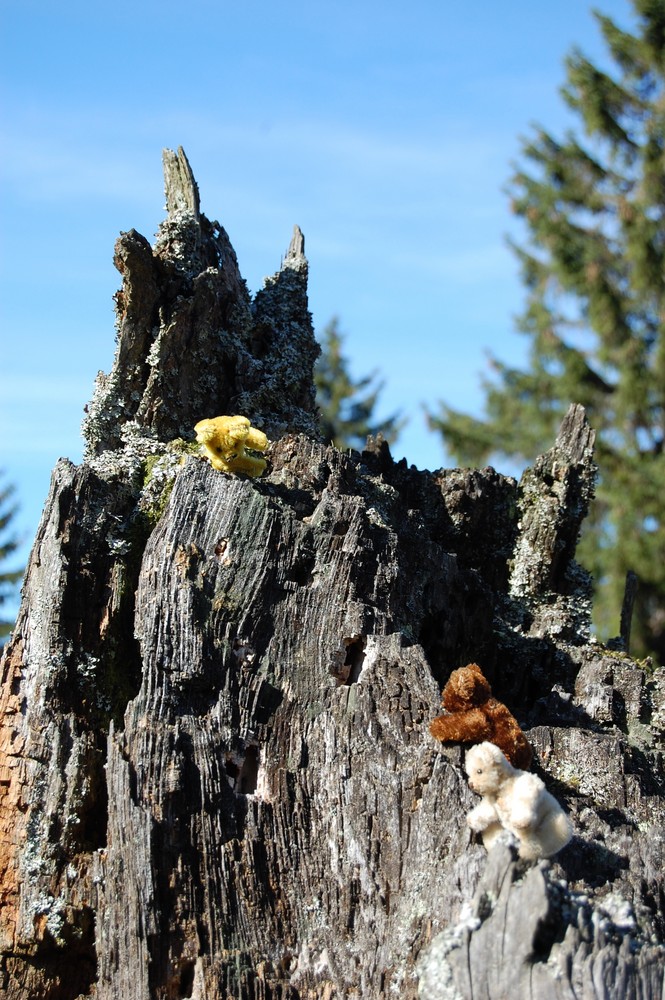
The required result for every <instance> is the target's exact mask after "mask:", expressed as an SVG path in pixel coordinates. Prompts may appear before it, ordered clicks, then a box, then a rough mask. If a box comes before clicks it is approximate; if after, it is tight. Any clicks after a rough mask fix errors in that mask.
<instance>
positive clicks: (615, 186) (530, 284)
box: [430, 0, 665, 662]
mask: <svg viewBox="0 0 665 1000" xmlns="http://www.w3.org/2000/svg"><path fill="white" fill-rule="evenodd" d="M633 6H634V9H635V14H636V18H637V26H636V30H635V32H634V33H629V32H628V31H626V30H623V29H622V28H620V27H619V26H618V25H617V24H616V23H615V22H614V21H612V20H611V19H610V18H609V17H606V16H604V15H602V14H600V13H596V14H595V16H596V18H597V21H598V23H599V26H600V29H601V32H602V34H603V37H604V40H605V43H606V45H607V48H608V51H609V55H610V62H611V64H612V67H613V68H612V69H610V70H605V69H601V68H599V67H598V66H595V65H594V64H593V63H591V62H590V61H589V60H588V59H587V58H586V57H585V56H584V55H583V53H581V52H580V51H578V50H574V51H573V52H572V53H571V55H570V56H569V57H568V59H567V60H566V70H567V82H566V85H565V86H564V88H563V90H562V95H563V98H564V100H565V101H566V103H567V104H568V106H569V107H570V109H571V110H572V112H573V114H574V115H575V116H576V118H577V119H578V122H579V125H580V126H581V128H578V129H577V130H571V131H570V132H569V133H568V134H567V135H565V136H563V137H560V138H555V137H554V136H552V135H551V134H550V133H548V132H547V131H546V130H545V129H543V128H540V127H537V128H535V129H534V131H533V134H532V136H531V137H530V139H529V140H528V141H526V142H525V143H524V144H523V148H522V160H521V162H520V164H519V165H518V166H517V168H516V170H515V173H514V176H513V178H512V182H511V185H510V191H511V195H512V208H513V211H514V212H515V214H516V215H517V216H518V217H519V218H520V219H521V220H522V222H523V224H524V226H525V229H526V241H525V243H524V244H522V245H517V244H513V246H514V250H515V253H516V254H517V257H518V260H519V264H520V269H521V275H522V279H523V282H524V285H525V288H526V306H525V309H524V312H523V314H522V316H521V317H520V319H519V323H518V329H519V330H520V332H521V333H522V334H523V335H525V336H526V337H527V338H528V339H529V359H528V368H527V369H526V370H519V369H516V368H511V367H509V366H507V365H505V364H502V363H501V362H500V361H498V360H496V359H493V360H492V366H493V370H494V374H493V377H492V378H491V379H488V380H486V381H485V382H484V391H485V395H486V418H485V419H474V418H472V417H469V416H467V415H465V414H461V413H458V412H456V411H454V410H452V409H451V408H450V407H447V406H445V405H442V406H441V410H440V413H439V414H437V415H430V424H431V426H433V427H435V428H436V429H437V430H439V431H440V432H441V433H442V435H443V437H444V440H445V443H446V446H447V448H448V450H449V452H450V453H451V454H452V455H453V456H454V457H455V458H456V460H458V461H460V462H462V463H467V462H468V463H471V464H481V463H483V462H485V461H487V459H488V458H489V457H490V456H499V455H504V456H509V457H510V458H511V459H513V460H517V461H520V462H525V461H531V460H532V459H533V458H534V457H535V455H536V454H537V453H538V452H539V451H542V450H543V449H545V448H547V447H548V446H549V444H550V443H551V441H552V438H553V435H554V434H555V432H556V428H557V426H558V424H559V422H560V421H561V419H562V417H563V415H564V413H565V412H566V410H567V408H568V406H569V404H570V403H571V402H574V403H582V404H583V405H584V406H585V407H586V409H587V411H588V415H589V420H590V422H591V424H592V426H593V427H594V428H595V429H596V431H597V461H598V465H599V468H600V481H599V486H598V500H597V503H596V506H595V510H594V513H593V516H592V519H591V522H590V525H589V527H588V528H587V531H586V534H585V536H584V537H583V539H582V544H581V547H580V558H581V560H582V561H583V562H585V564H586V565H587V567H588V568H589V569H591V570H592V572H593V573H594V576H595V579H596V583H597V601H596V606H597V612H598V615H597V624H598V626H599V628H600V630H601V632H602V633H603V634H605V635H606V636H607V635H609V634H612V629H614V630H615V631H616V624H617V623H618V615H619V608H620V605H621V594H622V590H623V585H624V579H625V575H626V572H627V571H628V570H634V571H635V572H636V573H637V575H638V578H639V590H638V598H637V603H636V620H635V622H634V626H633V636H634V639H635V643H634V648H635V652H638V653H641V654H642V655H644V654H645V653H647V652H650V653H655V654H656V655H657V656H658V657H659V658H660V660H661V662H663V661H665V518H664V513H665V512H664V510H663V504H664V498H665V458H664V457H663V444H664V441H665V4H664V3H663V0H634V2H633Z"/></svg>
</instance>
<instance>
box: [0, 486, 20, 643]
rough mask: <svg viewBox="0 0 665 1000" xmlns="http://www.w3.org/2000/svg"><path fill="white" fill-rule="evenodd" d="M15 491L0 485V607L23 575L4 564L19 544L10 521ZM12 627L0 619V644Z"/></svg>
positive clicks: (12, 594) (14, 508)
mask: <svg viewBox="0 0 665 1000" xmlns="http://www.w3.org/2000/svg"><path fill="white" fill-rule="evenodd" d="M14 492H15V488H14V487H13V486H11V485H9V486H4V487H0V607H1V606H2V605H4V604H6V602H7V601H8V600H10V599H11V598H12V597H13V596H14V594H15V592H16V584H17V583H18V581H19V580H20V579H21V577H22V576H23V570H22V569H15V570H7V569H5V568H4V567H5V564H6V561H7V559H9V558H10V557H11V556H12V555H13V554H14V552H16V550H17V548H18V546H19V539H18V537H17V535H16V534H15V533H13V532H12V531H11V527H10V526H11V523H12V521H13V519H14V517H15V515H16V510H17V508H16V505H15V504H11V505H10V503H9V502H10V500H11V498H12V496H13V494H14ZM11 628H12V622H10V621H7V620H5V618H4V616H3V617H2V619H0V646H1V645H2V642H3V639H5V638H6V637H7V636H8V635H9V632H10V631H11Z"/></svg>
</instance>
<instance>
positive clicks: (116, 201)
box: [0, 0, 634, 558]
mask: <svg viewBox="0 0 665 1000" xmlns="http://www.w3.org/2000/svg"><path fill="white" fill-rule="evenodd" d="M598 6H599V7H600V9H601V10H602V11H603V13H607V14H609V15H610V16H612V17H614V18H615V19H616V20H617V21H618V22H619V23H620V24H622V25H623V26H626V27H628V28H630V27H631V26H632V25H633V24H634V21H633V17H632V15H631V7H630V4H629V3H628V2H627V0H601V2H600V3H599V4H598ZM0 21H1V23H0V39H1V40H0V46H1V48H0V87H1V96H2V110H1V119H0V128H1V135H2V149H3V156H2V158H1V161H0V172H1V183H0V212H1V216H0V219H1V222H0V227H1V228H0V237H1V245H0V285H1V287H0V324H1V327H0V328H1V329H2V359H3V363H2V368H1V371H0V375H1V382H0V426H1V428H2V430H1V434H0V468H2V469H4V470H5V472H6V475H7V477H8V478H9V479H10V480H11V481H13V482H14V483H15V484H16V486H17V492H18V500H19V502H20V504H21V510H20V514H19V517H18V522H20V523H19V527H20V530H21V532H22V533H23V535H24V536H25V539H26V546H28V545H29V543H30V541H31V539H32V537H33V536H34V532H35V530H36V527H37V523H38V520H39V516H40V512H41V509H42V505H43V501H44V498H45V496H46V492H47V489H48V483H49V476H50V472H51V469H52V467H53V465H54V463H55V461H56V460H57V458H58V457H59V456H66V457H69V458H71V459H72V460H73V461H75V462H78V461H80V458H81V439H80V435H79V427H80V422H81V417H82V413H83V407H84V405H85V403H86V402H87V401H88V399H89V398H90V396H91V394H92V389H93V381H94V377H95V374H96V372H97V371H98V370H99V369H102V370H105V371H107V370H108V369H109V367H110V365H111V362H112V359H113V352H114V339H115V332H114V325H113V318H114V317H113V303H112V295H113V292H114V291H115V290H116V288H117V287H118V286H119V282H120V279H119V275H118V274H117V272H116V271H115V269H114V267H113V263H112V257H113V244H114V242H115V239H116V237H117V235H118V233H119V232H120V231H123V230H127V229H130V228H132V227H134V228H136V229H138V230H139V232H141V233H143V234H144V235H145V236H147V237H148V239H150V240H152V238H153V236H154V234H155V231H156V229H157V226H158V225H159V222H160V221H161V219H162V217H163V202H164V199H163V183H162V174H161V150H162V148H163V147H164V146H168V147H171V148H175V147H177V146H178V145H182V146H184V148H185V150H186V152H187V155H188V157H189V160H190V163H191V165H192V168H193V170H194V174H195V176H196V178H197V181H198V183H199V188H200V191H201V203H202V209H203V211H204V212H205V213H206V215H208V217H209V218H212V219H217V220H219V222H221V224H222V225H223V226H224V227H225V228H226V230H227V231H228V233H229V236H230V238H231V241H232V243H233V245H234V247H235V249H236V252H237V254H238V258H239V262H240V268H241V271H242V273H243V275H244V277H245V278H246V279H247V282H248V284H249V287H250V289H251V290H252V291H257V290H258V289H259V288H260V287H261V283H262V279H263V277H264V276H265V275H269V274H271V273H273V272H274V271H275V270H276V269H277V268H278V267H279V263H280V257H281V255H282V254H283V253H284V251H285V250H286V247H287V246H288V243H289V239H290V235H291V231H292V228H293V224H294V223H298V224H299V225H300V226H301V228H302V229H303V231H304V233H305V239H306V252H307V256H308V258H309V261H310V308H311V311H312V313H313V317H314V323H315V327H316V328H317V329H318V330H321V329H322V328H323V326H324V325H325V324H326V323H327V321H328V320H329V319H330V318H331V316H332V315H334V314H336V315H338V316H339V318H340V323H341V327H342V329H343V331H345V332H346V334H347V339H346V351H347V354H348V356H349V358H350V360H351V368H352V372H353V374H354V375H355V376H356V377H360V376H362V375H366V374H368V373H369V372H370V371H371V370H373V369H375V368H378V369H380V372H381V374H382V376H383V378H384V379H385V380H386V386H385V389H384V391H383V394H382V396H381V408H380V409H381V414H383V415H386V414H388V413H391V412H393V411H394V410H396V409H399V410H401V411H402V412H403V415H404V416H407V417H409V418H410V420H409V423H408V425H407V427H406V428H405V430H404V432H403V434H402V436H401V438H400V440H399V442H398V444H397V445H396V446H395V447H394V448H393V453H394V455H395V457H396V458H401V457H402V456H406V458H407V459H408V461H409V462H412V463H414V464H416V465H418V466H419V467H421V468H437V467H439V466H442V465H444V464H446V456H445V453H444V451H443V448H442V446H441V443H440V440H439V439H437V437H436V436H435V435H433V434H431V433H430V432H429V431H428V430H427V428H426V425H425V420H424V416H423V409H422V408H423V404H425V405H427V406H429V407H435V406H436V402H437V400H439V399H443V400H445V401H446V402H447V403H449V404H451V405H453V406H455V407H458V408H461V409H464V410H467V411H470V412H474V413H480V412H481V411H482V403H483V398H482V391H481V387H480V377H481V374H482V372H483V371H486V368H487V360H486V352H487V350H488V349H491V350H492V351H493V352H494V353H496V354H497V355H499V356H500V357H501V358H503V359H504V360H507V361H510V362H512V363H519V361H520V360H521V359H522V358H523V357H524V352H525V346H526V345H525V343H524V342H523V340H522V338H520V337H519V335H517V334H516V333H515V332H514V322H513V318H514V316H515V315H516V314H517V313H518V312H519V310H520V308H521V305H522V302H523V291H522V288H521V286H520V283H519V277H518V274H517V266H516V262H515V260H514V258H513V256H512V254H511V253H510V251H509V250H508V249H507V247H506V244H505V236H506V234H507V233H509V232H511V231H514V224H513V222H512V220H511V216H510V212H509V204H508V196H507V195H506V193H505V186H506V183H507V181H508V179H509V176H510V172H511V161H514V160H515V159H516V158H517V157H518V155H519V149H520V142H519V137H520V136H524V135H528V132H529V127H530V125H531V124H532V123H533V122H540V123H542V124H543V125H544V126H545V127H546V128H548V129H549V130H550V131H553V132H554V133H556V134H559V133H561V132H562V131H563V130H564V129H565V128H566V127H567V126H568V125H569V124H571V119H569V118H568V116H567V112H566V109H565V106H564V104H563V102H562V100H561V98H560V96H559V93H558V89H559V87H560V86H561V84H562V83H563V81H564V68H563V60H564V57H565V55H566V54H567V53H568V52H569V50H570V49H571V47H572V46H573V45H579V46H580V47H581V48H582V49H583V50H584V51H585V52H586V53H587V54H588V55H589V56H591V57H592V58H593V59H595V60H598V61H601V62H602V61H604V59H605V50H604V47H603V45H602V42H601V40H600V36H599V32H598V29H597V26H596V22H595V20H594V19H593V17H592V14H591V12H590V8H589V7H587V5H586V3H584V2H583V0H556V2H553V0H549V2H543V0H504V2H503V3H497V2H496V0H476V2H475V3H474V4H462V3H460V2H456V3H452V2H450V0H412V2H411V3H405V2H404V0H402V2H399V3H398V2H394V0H383V2H375V0H337V2H334V0H329V2H326V3H319V2H317V0H310V2H309V3H306V2H302V0H292V2H290V3H286V4H275V3H267V2H264V0H244V2H243V3H242V4H238V3H233V4H231V3H227V2H225V0H216V2H213V0H190V3H188V4H183V3H174V2H172V0H161V2H159V3H156V2H152V0H147V2H141V0H134V2H133V3H129V2H126V0H113V2H112V3H109V2H106V0H97V2H95V3H93V4H91V3H90V2H89V0H87V2H86V3H80V2H68V3H62V4H54V3H53V2H52V0H48V2H47V0H21V3H20V4H19V3H16V2H12V3H10V2H8V0H0ZM24 558H25V555H24Z"/></svg>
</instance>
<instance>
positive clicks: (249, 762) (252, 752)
mask: <svg viewBox="0 0 665 1000" xmlns="http://www.w3.org/2000/svg"><path fill="white" fill-rule="evenodd" d="M258 777H259V748H258V747H257V746H254V745H253V744H250V746H248V747H247V751H246V753H245V759H244V760H243V762H242V766H241V768H240V774H239V775H238V791H239V792H240V794H241V795H253V794H254V792H255V791H256V783H257V781H258Z"/></svg>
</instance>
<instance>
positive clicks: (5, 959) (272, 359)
mask: <svg viewBox="0 0 665 1000" xmlns="http://www.w3.org/2000/svg"><path fill="white" fill-rule="evenodd" d="M165 178H166V186H167V206H168V208H169V215H168V217H167V219H166V220H165V222H164V224H163V225H162V227H161V229H160V232H159V234H158V236H157V240H156V243H155V247H154V248H151V247H150V246H149V245H148V243H147V241H146V240H145V239H144V238H143V237H141V236H140V235H139V234H138V233H135V232H131V233H127V234H123V236H121V238H120V240H119V241H118V244H117V246H116V263H117V266H118V269H119V270H120V272H121V274H122V278H123V285H122V289H121V291H120V292H119V293H118V296H117V313H118V349H117V353H116V359H115V362H114V367H113V370H112V371H111V373H110V374H109V375H108V376H100V377H99V380H98V384H97V389H96V392H95V396H94V399H93V401H92V403H91V404H90V407H89V412H88V415H87V417H86V421H85V433H86V437H87V441H88V450H87V453H86V457H85V460H84V462H83V464H82V465H81V466H80V467H78V468H77V467H75V466H73V465H72V464H71V463H69V462H66V461H64V460H63V461H61V462H59V463H58V465H57V467H56V469H55V471H54V474H53V480H52V484H51V490H50V493H49V497H48V499H47V502H46V505H45V510H44V516H43V519H42V523H41V525H40V528H39V531H38V534H37V538H36V541H35V545H34V548H33V552H32V555H31V559H30V565H29V569H28V574H27V578H26V583H25V587H24V597H23V603H22V607H21V611H20V615H19V619H18V622H17V626H16V630H15V632H14V635H13V638H12V640H11V642H10V644H9V645H8V647H7V649H6V651H5V655H4V659H3V665H2V671H3V673H2V681H3V688H2V708H3V717H2V726H1V728H0V755H1V756H0V902H1V903H2V911H1V914H0V952H1V958H0V977H1V980H0V981H1V983H2V987H3V989H4V995H5V996H7V997H8V998H10V1000H18V998H21V1000H27V998H32V997H43V998H49V1000H75V998H78V997H86V996H91V997H98V998H100V1000H111V998H120V997H122V998H136V1000H148V998H150V1000H152V998H160V1000H161V998H163V1000H167V998H168V1000H171V998H185V997H190V998H199V1000H203V998H205V1000H218V998H219V1000H228V998H238V1000H245V998H257V1000H268V998H271V1000H287V998H288V1000H309V998H319V997H320V998H329V1000H331V998H336V997H339V998H342V997H344V998H368V997H369V998H377V1000H379V998H382V997H383V998H386V1000H387V998H388V997H394V996H399V997H401V998H407V1000H408V998H415V997H417V996H420V997H425V998H429V1000H435V998H438V997H445V998H460V997H461V998H464V1000H466V998H470V1000H471V998H476V997H487V998H489V1000H499V998H500V997H505V996H508V995H510V996H516V997H517V996H525V997H533V998H534V1000H535V998H539V1000H540V998H541V997H544V998H549V997H552V998H554V997H557V998H559V997H561V998H564V997H565V998H568V997H573V996H574V997H577V998H584V1000H591V998H596V997H611V996H617V997H619V996H621V997H624V996H625V997H633V996H634V997H636V998H637V997H641V998H647V997H652V996H654V997H655V996H658V995H659V991H660V990H662V988H663V957H664V954H663V948H662V944H661V942H662V940H663V929H664V928H663V912H664V911H663V902H664V900H663V878H664V876H663V869H664V864H663V862H664V856H663V855H664V849H663V844H664V839H665V833H664V824H663V819H664V814H665V798H664V795H663V791H664V789H663V760H662V753H663V721H664V715H665V710H664V707H663V706H664V704H665V676H664V672H663V670H662V669H661V670H658V671H651V672H647V671H646V670H645V669H642V668H641V667H640V666H639V665H638V664H636V663H635V662H633V661H632V660H630V659H629V658H628V657H627V656H626V655H625V654H623V653H619V652H616V651H612V650H609V649H606V648H604V647H603V646H601V645H600V644H599V643H597V642H594V641H593V640H592V639H591V637H590V623H589V609H590V604H589V600H590V591H589V580H588V578H587V576H586V575H585V574H584V572H583V571H582V570H581V569H580V568H579V567H577V566H576V564H575V562H574V550H575V542H576V540H577V533H578V531H579V527H580V524H581V522H582V519H583V517H584V514H585V512H586V509H587V506H588V503H589V501H590V498H591V495H592V490H593V480H594V474H595V470H594V467H593V459H592V447H593V432H592V431H591V429H590V428H589V426H588V423H587V422H586V418H585V415H584V412H583V411H582V410H581V408H579V407H573V408H572V409H571V411H570V414H569V416H568V417H567V419H566V421H565V422H564V425H563V426H562V430H561V433H560V435H559V437H558V439H557V441H556V442H555V444H554V447H553V449H552V450H551V451H550V452H548V453H547V454H546V455H545V456H542V457H541V459H539V460H538V462H536V463H535V465H534V468H533V470H528V472H527V473H525V476H524V477H523V479H522V482H521V483H520V484H519V485H518V484H517V483H515V482H514V480H512V479H509V478H505V477H502V476H500V475H498V474H497V473H496V472H495V471H494V470H492V469H484V470H443V471H439V472H437V473H433V474H431V473H427V472H419V471H417V470H416V469H414V468H408V467H407V465H406V463H405V462H401V463H394V462H393V460H392V458H391V456H390V453H389V451H388V449H387V447H386V445H385V444H383V443H382V442H381V441H369V442H368V447H367V449H366V451H364V452H363V453H362V454H357V453H349V454H341V453H340V452H338V451H337V450H335V449H334V448H327V447H324V446H323V445H322V444H321V443H319V442H318V440H317V439H316V433H315V431H316V414H315V408H314V395H313V384H312V365H313V362H314V359H315V357H316V353H317V348H316V344H315V341H314V337H313V333H312V328H311V320H310V317H309V313H308V311H307V261H306V259H305V256H304V240H303V238H302V234H301V233H300V231H299V230H298V229H296V231H295V232H294V237H293V239H292V242H291V244H290V246H289V249H288V251H287V254H286V256H285V258H284V261H283V264H282V268H281V270H280V271H279V272H278V274H277V275H275V277H274V278H271V279H269V280H268V281H267V283H266V286H265V288H264V289H263V290H262V291H261V292H259V293H258V294H257V295H256V296H255V298H254V299H251V298H250V296H249V294H248V292H247V289H246V287H245V284H244V282H243V280H242V278H241V277H240V273H239V270H238V266H237V261H236V258H235V254H234V253H233V250H232V248H231V246H230V243H229V242H228V237H227V236H226V234H225V233H224V230H223V229H222V228H221V227H220V226H219V225H218V224H217V223H210V222H209V221H208V220H207V219H206V218H205V216H203V215H201V214H200V211H199V206H198V190H197V188H196V184H195V181H194V178H193V175H192V174H191V169H190V168H189V165H188V163H187V161H186V157H185V156H184V153H182V151H179V152H178V153H177V154H174V153H169V152H167V153H166V154H165ZM233 412H240V413H244V414H245V415H247V416H249V417H250V419H251V420H252V423H253V424H254V425H255V426H257V427H260V428H262V429H264V430H266V431H267V433H268V434H269V436H270V437H271V438H272V441H273V443H272V445H271V448H270V451H269V459H270V464H269V470H268V473H267V475H265V476H264V477H263V478H261V479H259V480H249V479H245V478H242V477H233V476H229V475H225V474H223V473H220V472H217V471H215V470H214V469H212V468H211V467H210V466H209V465H208V464H207V463H206V462H205V461H203V460H202V459H201V458H200V457H199V456H198V455H196V454H194V453H192V449H190V448H188V446H187V444H186V443H185V442H187V441H189V442H191V441H192V440H193V436H194V435H193V425H194V423H196V422H197V421H198V420H199V419H201V418H203V417H208V416H215V415H218V414H222V413H233ZM178 439H184V440H178ZM470 660H475V661H477V662H479V663H481V664H482V665H483V667H484V669H485V671H486V673H487V675H488V676H489V677H490V679H491V681H492V684H493V688H494V691H495V693H496V694H497V696H498V697H500V698H501V699H502V700H504V701H506V703H507V704H509V706H510V708H511V710H512V711H513V712H514V713H515V714H516V716H517V717H518V718H519V721H520V722H521V724H522V725H523V727H524V728H525V729H526V730H527V733H528V735H529V738H530V740H531V742H532V744H533V746H534V750H535V758H536V768H537V770H538V771H539V773H540V774H541V776H542V777H543V779H544V780H545V782H546V784H547V785H548V787H549V788H550V790H551V791H553V793H554V794H555V795H556V796H557V797H558V798H559V800H560V801H561V802H563V803H564V805H565V806H566V808H567V809H568V810H569V812H570V814H571V817H572V820H573V823H574V826H575V837H574V839H573V841H572V842H571V844H570V845H569V846H568V847H567V848H566V849H565V850H564V851H562V852H561V854H560V855H559V856H558V857H557V858H555V859H554V860H553V861H550V862H542V863H539V864H537V865H532V866H525V865H524V864H522V863H518V862H516V861H515V860H514V858H513V856H512V854H511V852H510V848H509V847H506V846H499V847H498V848H496V849H495V851H493V852H492V854H491V855H489V856H488V855H487V854H486V853H485V851H484V849H483V848H482V846H481V845H480V844H479V843H477V842H476V840H475V838H474V837H473V836H472V835H471V834H470V832H469V831H468V829H467V827H466V823H465V815H466V812H467V811H468V810H469V808H470V807H471V806H472V805H473V803H474V796H473V795H472V793H471V792H470V791H469V789H468V788H467V785H466V781H465V777H464V773H463V770H462V766H461V765H462V760H463V750H462V749H461V748H458V747H448V748H442V747H441V746H440V745H438V744H436V743H435V742H434V741H433V740H432V738H431V737H430V735H429V732H428V723H429V721H430V719H431V718H433V717H434V716H435V715H436V714H437V713H438V710H439V692H440V689H441V687H442V685H443V684H444V683H445V680H446V679H447V677H448V676H449V674H450V672H451V671H452V670H453V669H454V668H456V667H458V666H460V665H463V664H465V663H466V662H468V661H470ZM613 984H618V985H613ZM616 990H619V992H616Z"/></svg>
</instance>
